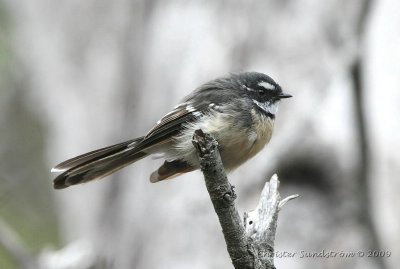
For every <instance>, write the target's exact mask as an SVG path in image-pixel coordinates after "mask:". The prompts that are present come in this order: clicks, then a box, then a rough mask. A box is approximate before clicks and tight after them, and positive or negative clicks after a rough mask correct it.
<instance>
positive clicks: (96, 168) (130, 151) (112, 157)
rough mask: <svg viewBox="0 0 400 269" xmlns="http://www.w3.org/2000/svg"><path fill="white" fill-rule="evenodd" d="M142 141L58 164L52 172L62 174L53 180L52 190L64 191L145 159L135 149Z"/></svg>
mask: <svg viewBox="0 0 400 269" xmlns="http://www.w3.org/2000/svg"><path fill="white" fill-rule="evenodd" d="M142 140H143V137H140V138H136V139H133V140H129V141H126V142H123V143H119V144H116V145H113V146H109V147H105V148H101V149H98V150H95V151H91V152H88V153H85V154H82V155H79V156H77V157H74V158H72V159H69V160H67V161H64V162H62V163H60V164H58V165H57V166H55V167H54V168H53V169H52V172H63V173H62V174H60V175H59V176H57V177H56V178H55V179H54V181H53V183H54V188H55V189H64V188H67V187H69V186H72V185H76V184H81V183H85V182H88V181H91V180H94V179H100V178H103V177H105V176H107V175H110V174H112V173H114V172H116V171H118V170H120V169H122V168H124V167H125V166H127V165H129V164H132V163H134V162H136V161H138V160H140V159H142V158H144V157H146V156H147V155H148V153H145V152H143V151H137V150H136V149H135V146H136V144H138V143H140V142H141V141H142Z"/></svg>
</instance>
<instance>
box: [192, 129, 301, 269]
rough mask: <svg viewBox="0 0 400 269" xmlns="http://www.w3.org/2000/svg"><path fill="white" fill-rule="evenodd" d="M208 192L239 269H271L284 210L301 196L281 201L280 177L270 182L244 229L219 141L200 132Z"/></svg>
mask: <svg viewBox="0 0 400 269" xmlns="http://www.w3.org/2000/svg"><path fill="white" fill-rule="evenodd" d="M193 145H194V146H195V148H196V150H197V152H198V155H199V158H200V165H201V171H202V172H203V175H204V179H205V183H206V187H207V190H208V192H209V194H210V198H211V201H212V204H213V206H214V209H215V212H216V213H217V215H218V219H219V222H220V224H221V227H222V232H223V234H224V238H225V242H226V245H227V250H228V253H229V256H230V258H231V260H232V263H233V265H234V267H235V268H236V269H261V268H263V269H265V268H268V269H271V268H275V266H274V241H275V232H276V226H277V220H278V212H279V210H280V209H281V207H282V206H283V205H284V204H285V203H286V202H287V201H289V200H291V199H294V198H296V197H297V195H292V196H289V197H288V198H286V199H284V200H281V198H280V195H279V192H278V186H279V181H278V177H277V176H276V175H274V176H273V177H272V178H271V181H270V182H267V183H266V185H265V187H264V189H263V192H262V194H261V198H260V201H259V204H258V206H257V208H256V209H255V210H254V211H252V212H249V213H245V216H244V220H245V222H244V225H243V223H242V220H241V218H240V216H239V213H238V210H237V209H236V206H235V202H234V201H235V199H236V194H235V192H234V186H232V185H231V184H230V183H229V181H228V178H227V176H226V173H225V170H224V166H223V164H222V161H221V156H220V154H219V150H218V143H217V141H216V140H215V139H214V138H213V137H212V136H210V135H209V134H205V133H203V131H202V130H197V131H196V132H195V133H194V136H193Z"/></svg>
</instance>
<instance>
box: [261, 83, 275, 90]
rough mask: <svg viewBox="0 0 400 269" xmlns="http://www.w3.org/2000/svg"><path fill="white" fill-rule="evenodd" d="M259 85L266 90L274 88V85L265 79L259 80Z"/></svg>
mask: <svg viewBox="0 0 400 269" xmlns="http://www.w3.org/2000/svg"><path fill="white" fill-rule="evenodd" d="M257 85H258V86H260V87H263V88H264V89H266V90H275V86H274V85H272V84H271V83H268V82H266V81H261V82H259V83H258V84H257Z"/></svg>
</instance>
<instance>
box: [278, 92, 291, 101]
mask: <svg viewBox="0 0 400 269" xmlns="http://www.w3.org/2000/svg"><path fill="white" fill-rule="evenodd" d="M278 97H279V99H284V98H290V97H293V96H291V95H290V94H287V93H284V92H283V93H281V94H279V95H278Z"/></svg>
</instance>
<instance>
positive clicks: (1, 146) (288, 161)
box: [0, 0, 400, 269]
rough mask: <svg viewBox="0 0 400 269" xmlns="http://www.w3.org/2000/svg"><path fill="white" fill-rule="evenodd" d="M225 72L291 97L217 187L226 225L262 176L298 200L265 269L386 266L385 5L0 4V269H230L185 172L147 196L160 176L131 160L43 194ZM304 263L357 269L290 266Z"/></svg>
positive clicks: (399, 62) (251, 199) (391, 32)
mask: <svg viewBox="0 0 400 269" xmlns="http://www.w3.org/2000/svg"><path fill="white" fill-rule="evenodd" d="M237 71H259V72H264V73H266V74H269V75H270V76H272V77H273V78H274V79H275V80H277V81H278V82H279V83H280V84H281V85H282V87H283V88H284V89H285V91H286V92H288V93H291V94H292V95H294V98H292V99H290V100H287V101H285V102H283V103H282V104H281V106H280V111H279V113H278V116H277V120H276V129H275V130H276V131H275V134H274V136H273V138H272V141H271V143H270V144H269V145H268V146H267V149H266V150H264V151H262V152H261V153H260V154H259V155H257V156H256V157H255V158H254V159H252V160H251V161H250V162H248V163H246V164H245V165H243V166H242V167H241V168H240V169H238V170H237V171H235V172H234V173H232V174H231V175H230V179H231V181H232V183H233V184H234V185H235V186H236V192H237V194H238V199H237V205H238V207H239V209H240V211H241V213H242V212H244V211H248V210H251V209H253V208H254V207H255V205H256V204H257V201H258V198H259V194H260V192H261V189H262V187H263V185H264V183H265V181H266V180H267V179H269V178H270V177H271V175H272V174H273V173H275V172H276V173H278V175H279V177H280V180H281V193H282V195H283V196H286V195H290V194H294V193H298V194H300V195H301V198H299V199H297V200H295V201H293V202H291V203H290V204H288V205H287V206H286V207H285V208H284V210H283V211H282V212H281V213H280V215H279V222H278V231H277V238H276V251H277V252H281V253H282V252H284V251H286V252H289V253H292V254H294V255H293V256H294V257H277V258H276V259H275V264H276V267H277V268H279V269H282V268H291V269H293V268H380V269H385V268H387V269H390V268H398V267H397V266H398V261H399V260H400V196H399V195H398V193H399V190H400V183H399V182H400V181H399V175H400V158H399V152H400V139H399V131H400V121H399V119H398V117H399V113H400V107H399V103H400V2H399V1H396V0H376V1H372V0H371V1H367V0H364V1H362V0H357V1H346V0H326V1H317V0H296V1H294V0H263V1H262V0H250V1H237V0H234V1H233V0H231V1H211V0H208V1H184V0H171V1H160V0H131V1H128V0H115V1H106V0H86V1H80V0H68V1H67V0H59V1H51V0H35V1H32V0H0V130H1V132H0V139H1V140H0V141H1V142H0V268H1V269H13V268H34V269H69V268H71V269H72V268H76V269H89V268H96V269H97V268H107V269H108V268H110V269H113V268H118V269H125V268H154V269H164V268H174V269H180V268H182V269H183V268H185V269H186V268H194V269H203V268H204V269H206V268H207V269H212V268H218V269H219V268H232V265H231V261H230V259H229V256H228V254H227V251H226V248H225V242H224V240H223V236H222V233H221V232H220V226H219V223H218V220H217V217H216V215H215V213H214V211H213V208H212V205H211V202H210V200H209V197H208V194H207V192H206V189H205V186H204V182H203V178H202V175H201V173H200V172H193V173H190V174H186V175H184V176H182V177H180V178H177V179H175V180H171V181H167V182H161V183H158V184H150V183H149V180H148V178H149V175H150V173H151V172H152V171H153V170H154V169H156V168H157V167H158V166H159V164H160V162H161V160H151V159H145V160H142V161H140V162H138V163H136V164H135V165H133V166H130V167H128V168H126V169H124V170H122V171H121V172H119V173H116V174H114V175H112V176H110V177H108V178H106V179H104V180H102V181H97V182H93V183H90V184H86V185H79V186H77V187H71V188H68V189H66V190H62V191H55V190H53V189H52V178H53V177H54V175H52V174H50V169H51V167H52V166H54V165H55V164H57V163H59V162H61V161H63V160H65V159H67V158H70V157H73V156H75V155H78V154H81V153H84V152H87V151H89V150H93V149H96V148H99V147H103V146H107V145H110V144H114V143H118V142H121V141H124V140H128V139H131V138H133V137H136V136H140V135H143V134H145V133H146V132H147V130H149V128H151V127H152V125H153V124H154V123H155V122H156V121H157V120H158V119H159V118H160V117H161V116H163V115H164V114H165V113H166V112H168V110H169V109H170V108H172V107H173V106H175V104H176V103H178V102H179V100H180V99H181V98H182V97H183V96H184V95H186V94H188V93H189V92H191V91H192V90H193V89H194V88H196V87H197V86H198V85H200V84H201V83H204V82H206V81H208V80H210V79H213V78H215V77H218V76H221V75H225V74H226V73H228V72H237ZM321 251H334V252H337V253H352V252H353V253H358V252H359V251H361V252H362V253H365V256H364V257H357V256H356V257H342V256H339V254H338V256H337V257H331V258H316V257H314V258H310V257H309V258H307V257H302V253H303V254H304V253H320V252H321ZM369 251H371V252H372V253H371V252H369ZM373 251H377V252H373ZM369 254H371V255H372V256H373V257H368V256H369ZM303 256H304V255H303ZM374 256H384V257H374ZM388 256H390V257H388Z"/></svg>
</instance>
